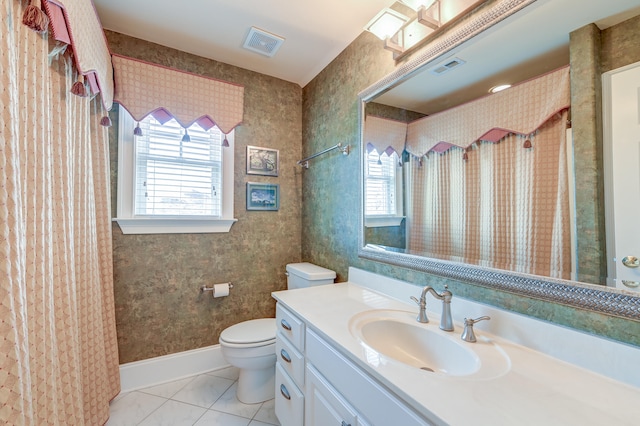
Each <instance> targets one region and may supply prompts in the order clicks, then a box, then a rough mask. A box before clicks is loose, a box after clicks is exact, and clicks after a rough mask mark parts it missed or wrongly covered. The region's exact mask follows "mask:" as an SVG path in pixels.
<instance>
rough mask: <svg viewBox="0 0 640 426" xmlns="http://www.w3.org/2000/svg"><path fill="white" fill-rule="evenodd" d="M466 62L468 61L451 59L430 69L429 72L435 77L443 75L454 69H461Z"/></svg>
mask: <svg viewBox="0 0 640 426" xmlns="http://www.w3.org/2000/svg"><path fill="white" fill-rule="evenodd" d="M465 62H466V61H464V60H462V59H460V58H449V59H447V60H446V61H443V62H440V63H439V64H438V65H436V66H435V67H433V68H431V69H429V72H430V73H431V74H435V75H442V74H444V73H446V72H448V71H451V70H452V69H454V68H457V67H459V66H460V65H463V64H464V63H465Z"/></svg>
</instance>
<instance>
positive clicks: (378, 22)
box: [364, 8, 409, 40]
mask: <svg viewBox="0 0 640 426" xmlns="http://www.w3.org/2000/svg"><path fill="white" fill-rule="evenodd" d="M408 20H409V18H407V17H406V16H404V15H403V14H402V13H400V12H396V11H395V10H392V9H388V8H387V9H383V10H381V11H380V13H378V14H377V15H376V16H375V17H374V18H373V19H372V20H371V21H370V22H369V23H368V24H367V26H366V27H365V28H364V29H365V30H367V31H369V32H371V33H373V34H375V36H376V37H378V38H379V39H380V40H386V39H387V38H389V37H391V36H392V35H394V34H396V33H397V32H398V30H400V28H402V26H403V25H404V24H405V23H406V22H407V21H408Z"/></svg>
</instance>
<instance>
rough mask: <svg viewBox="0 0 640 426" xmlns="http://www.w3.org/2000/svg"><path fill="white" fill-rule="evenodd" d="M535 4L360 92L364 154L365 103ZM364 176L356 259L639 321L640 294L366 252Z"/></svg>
mask: <svg viewBox="0 0 640 426" xmlns="http://www.w3.org/2000/svg"><path fill="white" fill-rule="evenodd" d="M536 1H537V0H497V1H495V2H494V3H493V4H492V5H490V6H489V7H487V8H486V9H485V10H483V11H482V12H480V13H479V14H478V15H477V16H474V17H472V18H470V19H468V20H463V21H461V22H460V23H459V24H457V25H456V26H455V27H454V28H453V30H452V31H449V32H448V33H447V34H444V35H443V36H440V37H439V38H438V39H436V40H434V41H432V42H431V43H430V44H428V45H427V46H425V47H424V48H423V50H421V51H419V52H418V53H416V55H417V56H416V57H415V58H413V59H411V60H410V61H408V62H406V63H405V64H403V65H401V66H399V67H398V68H396V70H395V71H394V72H392V73H391V74H389V75H387V76H385V77H383V78H382V79H381V80H379V81H377V82H376V83H374V84H373V85H371V86H369V87H368V88H367V89H365V90H363V91H362V92H360V93H359V95H358V97H359V104H360V108H359V109H360V110H359V114H358V126H359V133H360V152H361V153H363V152H365V151H364V150H365V147H364V146H363V140H364V138H363V137H364V118H365V107H366V103H367V102H369V101H372V100H373V99H374V98H375V97H376V96H378V95H380V94H382V93H384V92H386V91H388V90H390V89H391V88H393V87H394V86H396V85H398V84H400V83H402V82H403V81H405V80H407V79H409V78H411V77H412V76H413V75H415V74H416V73H418V72H420V71H421V70H422V68H423V67H425V66H427V65H428V64H429V63H430V62H432V61H434V60H436V59H438V58H439V57H440V56H442V55H443V54H446V53H447V52H448V51H450V50H451V49H454V48H456V47H458V46H460V45H461V44H462V43H464V42H466V41H468V40H470V39H471V38H473V37H474V36H476V35H478V34H480V33H481V32H482V31H485V30H487V29H489V28H491V27H492V26H493V25H495V24H497V23H499V22H500V21H502V20H504V19H506V18H508V17H509V16H511V15H513V14H514V13H516V12H518V11H520V10H521V9H523V8H525V7H526V6H528V5H530V4H532V3H535V2H536ZM363 171H364V162H363V161H360V217H359V221H360V231H359V238H358V256H359V257H360V258H363V259H367V260H372V261H376V262H382V263H386V264H389V265H393V266H399V267H402V268H407V269H411V270H415V271H419V272H425V273H428V274H432V275H438V276H441V277H445V278H451V279H454V280H458V281H462V282H467V283H471V284H475V285H479V286H483V287H488V288H491V289H495V290H501V291H505V292H509V293H513V294H516V295H520V296H526V297H531V298H535V299H540V300H544V301H549V302H553V303H560V304H564V305H568V306H572V307H576V308H580V309H587V310H590V311H593V312H597V313H602V314H606V315H613V316H617V317H621V318H626V319H631V320H635V321H640V294H638V293H634V292H632V291H627V290H624V289H614V288H610V287H605V286H600V285H596V284H587V283H582V282H578V281H569V280H562V279H555V278H548V277H542V276H537V275H531V274H523V273H519V272H513V271H506V270H500V269H494V268H487V267H482V266H478V265H471V264H465V263H459V262H452V261H447V260H440V259H434V258H428V257H421V256H418V255H414V254H405V253H400V252H394V251H385V250H380V249H376V248H373V247H368V246H365V242H364V214H363V212H364V191H363V189H362V187H363Z"/></svg>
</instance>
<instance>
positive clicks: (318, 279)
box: [287, 262, 336, 290]
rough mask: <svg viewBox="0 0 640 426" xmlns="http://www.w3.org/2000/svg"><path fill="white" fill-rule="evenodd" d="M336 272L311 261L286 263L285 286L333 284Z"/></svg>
mask: <svg viewBox="0 0 640 426" xmlns="http://www.w3.org/2000/svg"><path fill="white" fill-rule="evenodd" d="M335 279H336V273H335V272H334V271H332V270H330V269H326V268H323V267H321V266H318V265H314V264H313V263H308V262H303V263H290V264H288V265H287V288H288V289H289V290H291V289H294V288H303V287H311V286H316V285H323V284H333V281H334V280H335Z"/></svg>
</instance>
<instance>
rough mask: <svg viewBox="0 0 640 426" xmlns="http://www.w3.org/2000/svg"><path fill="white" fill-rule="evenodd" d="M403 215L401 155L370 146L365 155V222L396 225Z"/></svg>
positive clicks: (366, 224)
mask: <svg viewBox="0 0 640 426" xmlns="http://www.w3.org/2000/svg"><path fill="white" fill-rule="evenodd" d="M403 215H404V207H403V189H402V167H401V163H400V158H399V157H398V154H396V153H395V152H392V153H391V154H390V155H389V154H388V153H386V152H383V153H378V151H377V150H376V149H372V150H371V151H369V152H367V154H366V159H365V226H367V227H371V228H373V227H382V226H398V225H400V223H401V222H402V219H403V218H404V216H403Z"/></svg>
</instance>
